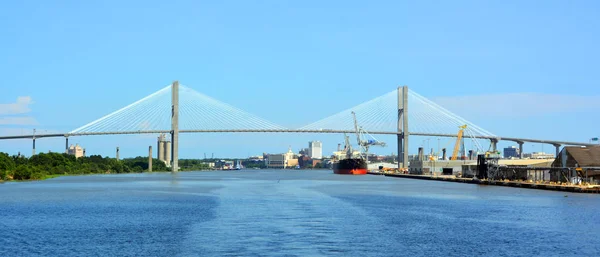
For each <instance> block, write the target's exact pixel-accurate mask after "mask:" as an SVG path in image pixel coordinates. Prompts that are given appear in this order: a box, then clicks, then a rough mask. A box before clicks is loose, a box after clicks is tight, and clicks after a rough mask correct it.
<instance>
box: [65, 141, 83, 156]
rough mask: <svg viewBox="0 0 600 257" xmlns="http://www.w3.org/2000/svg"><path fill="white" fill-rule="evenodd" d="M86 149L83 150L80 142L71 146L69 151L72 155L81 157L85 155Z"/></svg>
mask: <svg viewBox="0 0 600 257" xmlns="http://www.w3.org/2000/svg"><path fill="white" fill-rule="evenodd" d="M84 151H85V150H83V148H82V147H81V146H79V144H76V145H71V146H69V149H68V151H67V153H68V154H70V155H75V158H79V157H83V156H84V155H85V154H84Z"/></svg>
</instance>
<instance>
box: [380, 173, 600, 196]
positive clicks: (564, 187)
mask: <svg viewBox="0 0 600 257" xmlns="http://www.w3.org/2000/svg"><path fill="white" fill-rule="evenodd" d="M368 174H370V175H383V176H386V177H395V178H407V179H421V180H437V181H443V182H456V183H468V184H477V185H491V186H505V187H519V188H529V189H541V190H552V191H563V192H573V193H591V194H600V186H580V185H568V184H549V183H535V182H528V181H508V180H507V181H498V180H480V179H473V178H457V177H455V176H445V175H439V176H431V175H411V174H388V173H381V172H368Z"/></svg>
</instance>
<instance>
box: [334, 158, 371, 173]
mask: <svg viewBox="0 0 600 257" xmlns="http://www.w3.org/2000/svg"><path fill="white" fill-rule="evenodd" d="M333 173H334V174H340V175H365V174H367V163H366V162H365V161H364V160H362V159H344V160H340V161H339V162H338V163H335V164H334V165H333Z"/></svg>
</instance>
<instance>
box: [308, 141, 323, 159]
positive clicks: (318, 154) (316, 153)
mask: <svg viewBox="0 0 600 257" xmlns="http://www.w3.org/2000/svg"><path fill="white" fill-rule="evenodd" d="M308 157H310V158H311V159H322V158H323V144H322V143H321V141H310V142H308Z"/></svg>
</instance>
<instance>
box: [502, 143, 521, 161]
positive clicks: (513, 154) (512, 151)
mask: <svg viewBox="0 0 600 257" xmlns="http://www.w3.org/2000/svg"><path fill="white" fill-rule="evenodd" d="M518 157H519V149H518V148H516V147H514V146H511V147H507V148H504V158H507V159H508V158H518Z"/></svg>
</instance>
